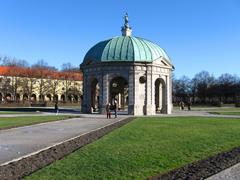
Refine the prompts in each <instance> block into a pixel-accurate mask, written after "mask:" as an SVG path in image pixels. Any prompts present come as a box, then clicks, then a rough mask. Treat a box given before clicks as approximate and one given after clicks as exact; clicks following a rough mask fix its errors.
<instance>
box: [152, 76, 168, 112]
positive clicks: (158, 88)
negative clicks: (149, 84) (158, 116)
mask: <svg viewBox="0 0 240 180" xmlns="http://www.w3.org/2000/svg"><path fill="white" fill-rule="evenodd" d="M155 105H156V112H159V113H166V85H165V82H164V81H163V79H160V78H158V79H157V80H156V81H155Z"/></svg>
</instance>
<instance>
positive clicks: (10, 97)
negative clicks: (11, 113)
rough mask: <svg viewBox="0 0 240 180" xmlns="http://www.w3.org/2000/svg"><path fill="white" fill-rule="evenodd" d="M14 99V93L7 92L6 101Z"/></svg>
mask: <svg viewBox="0 0 240 180" xmlns="http://www.w3.org/2000/svg"><path fill="white" fill-rule="evenodd" d="M11 100H12V95H11V94H10V93H7V94H6V96H5V101H6V102H10V101H11Z"/></svg>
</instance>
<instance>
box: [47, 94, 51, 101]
mask: <svg viewBox="0 0 240 180" xmlns="http://www.w3.org/2000/svg"><path fill="white" fill-rule="evenodd" d="M47 101H49V102H51V101H52V95H51V94H47Z"/></svg>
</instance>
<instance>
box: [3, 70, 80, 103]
mask: <svg viewBox="0 0 240 180" xmlns="http://www.w3.org/2000/svg"><path fill="white" fill-rule="evenodd" d="M40 71H42V73H40V75H39V74H38V73H39V72H40ZM16 72H18V73H16ZM81 99H82V74H81V73H79V72H78V73H77V72H56V71H49V70H39V69H29V68H19V67H0V103H14V102H16V103H20V102H22V103H30V104H38V103H51V102H52V103H54V102H57V101H58V102H71V103H80V102H81Z"/></svg>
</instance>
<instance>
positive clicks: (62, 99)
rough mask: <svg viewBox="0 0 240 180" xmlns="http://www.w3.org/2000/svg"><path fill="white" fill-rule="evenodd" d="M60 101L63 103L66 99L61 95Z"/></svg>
mask: <svg viewBox="0 0 240 180" xmlns="http://www.w3.org/2000/svg"><path fill="white" fill-rule="evenodd" d="M61 101H62V102H65V101H66V97H65V95H64V94H62V95H61Z"/></svg>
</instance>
